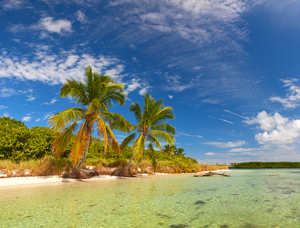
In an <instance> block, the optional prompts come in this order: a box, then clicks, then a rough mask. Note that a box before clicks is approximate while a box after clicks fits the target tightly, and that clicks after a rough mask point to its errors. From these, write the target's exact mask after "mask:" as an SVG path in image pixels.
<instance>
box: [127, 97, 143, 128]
mask: <svg viewBox="0 0 300 228" xmlns="http://www.w3.org/2000/svg"><path fill="white" fill-rule="evenodd" d="M129 111H130V112H133V114H134V117H135V119H136V121H137V122H138V123H139V122H140V121H141V119H142V111H141V107H140V105H139V103H137V102H132V103H131V104H130V108H129Z"/></svg>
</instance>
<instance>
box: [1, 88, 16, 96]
mask: <svg viewBox="0 0 300 228" xmlns="http://www.w3.org/2000/svg"><path fill="white" fill-rule="evenodd" d="M16 93H17V92H16V91H15V90H14V89H11V88H5V87H3V88H2V89H1V90H0V97H11V96H13V95H15V94H16Z"/></svg>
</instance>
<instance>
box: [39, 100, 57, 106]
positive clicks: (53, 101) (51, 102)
mask: <svg viewBox="0 0 300 228" xmlns="http://www.w3.org/2000/svg"><path fill="white" fill-rule="evenodd" d="M56 102H57V99H55V98H53V99H52V100H51V101H50V102H44V103H42V104H41V105H53V104H54V103H56Z"/></svg>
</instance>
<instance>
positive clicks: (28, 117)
mask: <svg viewBox="0 0 300 228" xmlns="http://www.w3.org/2000/svg"><path fill="white" fill-rule="evenodd" d="M30 120H31V116H25V117H23V118H22V121H24V122H29V121H30Z"/></svg>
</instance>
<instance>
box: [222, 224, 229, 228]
mask: <svg viewBox="0 0 300 228" xmlns="http://www.w3.org/2000/svg"><path fill="white" fill-rule="evenodd" d="M220 228H229V226H228V225H227V224H224V225H221V226H220Z"/></svg>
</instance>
